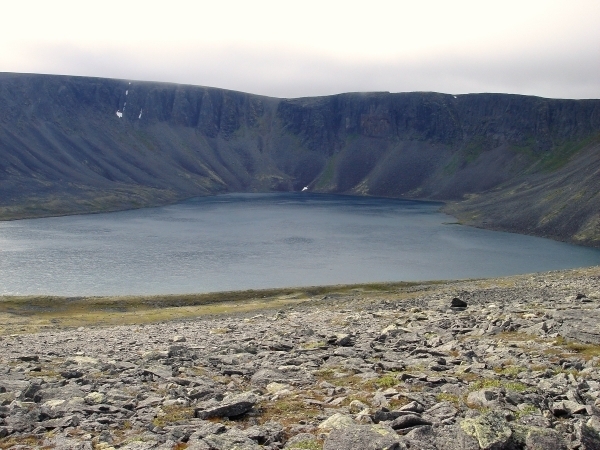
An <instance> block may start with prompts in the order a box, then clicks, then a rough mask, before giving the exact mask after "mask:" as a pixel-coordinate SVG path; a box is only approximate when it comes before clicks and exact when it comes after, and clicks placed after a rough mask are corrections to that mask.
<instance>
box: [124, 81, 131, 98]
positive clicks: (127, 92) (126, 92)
mask: <svg viewBox="0 0 600 450" xmlns="http://www.w3.org/2000/svg"><path fill="white" fill-rule="evenodd" d="M129 84H131V83H129ZM127 94H129V89H127V90H126V91H125V95H127Z"/></svg>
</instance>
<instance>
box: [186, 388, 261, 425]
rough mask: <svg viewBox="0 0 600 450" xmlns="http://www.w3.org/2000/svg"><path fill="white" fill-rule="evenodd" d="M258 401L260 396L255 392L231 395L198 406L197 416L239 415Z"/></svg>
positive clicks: (200, 417) (202, 417)
mask: <svg viewBox="0 0 600 450" xmlns="http://www.w3.org/2000/svg"><path fill="white" fill-rule="evenodd" d="M257 401H258V397H257V396H256V394H254V393H253V392H244V393H242V394H238V395H231V396H228V397H225V398H223V400H221V401H217V400H210V401H208V402H206V403H203V404H200V405H199V406H198V407H197V408H196V411H195V416H196V417H198V418H199V419H210V418H214V417H238V416H241V415H242V414H245V413H247V412H248V411H250V410H251V409H252V407H253V406H254V405H255V404H256V402H257Z"/></svg>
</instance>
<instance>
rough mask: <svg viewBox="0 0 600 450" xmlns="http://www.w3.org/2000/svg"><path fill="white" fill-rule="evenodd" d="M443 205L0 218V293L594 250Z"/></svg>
mask: <svg viewBox="0 0 600 450" xmlns="http://www.w3.org/2000/svg"><path fill="white" fill-rule="evenodd" d="M439 206H440V205H439V204H436V203H423V202H414V201H403V200H389V199H379V198H361V197H358V198H357V197H345V196H334V195H315V194H231V195H222V196H216V197H205V198H200V199H195V200H191V201H187V202H184V203H181V204H178V205H172V206H167V207H162V208H152V209H141V210H135V211H125V212H116V213H107V214H94V215H85V216H69V217H55V218H47V219H32V220H20V221H14V222H0V294H60V295H70V296H77V295H113V294H163V293H186V292H210V291H223V290H234V289H251V288H269V287H283V286H302V285H322V284H337V283H360V282H371V281H400V280H432V279H454V278H471V277H486V276H500V275H509V274H518V273H527V272H537V271H545V270H551V269H562V268H571V267H581V266H590V265H596V264H600V251H598V250H594V249H588V248H583V247H577V246H572V245H567V244H563V243H559V242H554V241H551V240H547V239H541V238H535V237H530V236H521V235H517V234H510V233H499V232H493V231H485V230H479V229H476V228H470V227H464V226H460V225H456V224H451V222H454V218H452V217H450V216H447V215H444V214H441V213H439V212H437V210H438V208H439Z"/></svg>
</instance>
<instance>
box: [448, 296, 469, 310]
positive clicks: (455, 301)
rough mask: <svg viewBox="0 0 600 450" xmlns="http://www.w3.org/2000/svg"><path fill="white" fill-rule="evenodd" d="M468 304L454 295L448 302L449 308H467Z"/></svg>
mask: <svg viewBox="0 0 600 450" xmlns="http://www.w3.org/2000/svg"><path fill="white" fill-rule="evenodd" d="M467 306H468V304H467V302H465V301H464V300H461V299H460V298H458V297H454V298H453V299H452V302H451V303H450V307H451V308H465V309H466V308H467Z"/></svg>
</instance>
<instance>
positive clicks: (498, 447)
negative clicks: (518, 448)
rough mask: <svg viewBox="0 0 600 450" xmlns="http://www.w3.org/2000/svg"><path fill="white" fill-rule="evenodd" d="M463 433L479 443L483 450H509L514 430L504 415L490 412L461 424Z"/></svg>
mask: <svg viewBox="0 0 600 450" xmlns="http://www.w3.org/2000/svg"><path fill="white" fill-rule="evenodd" d="M460 426H461V428H462V429H463V431H464V432H465V433H467V434H469V435H471V436H473V437H474V438H476V439H477V441H478V442H479V446H480V447H481V449H482V450H509V449H510V447H509V443H510V440H511V437H512V434H513V433H512V430H511V429H510V427H509V426H508V423H507V422H506V419H505V418H504V416H503V415H502V414H499V413H497V412H490V413H487V414H482V415H481V416H479V417H476V418H474V419H465V420H463V421H462V422H461V424H460Z"/></svg>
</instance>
